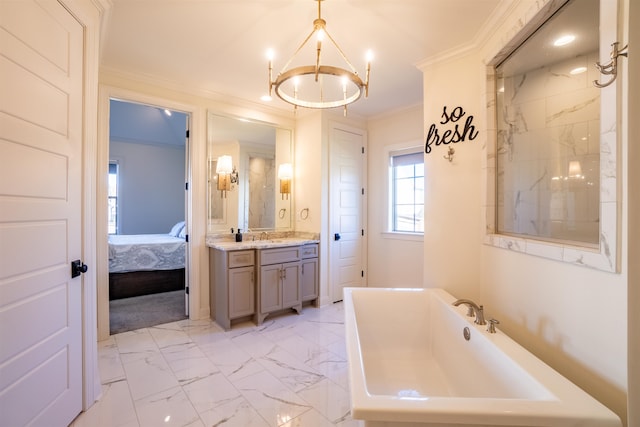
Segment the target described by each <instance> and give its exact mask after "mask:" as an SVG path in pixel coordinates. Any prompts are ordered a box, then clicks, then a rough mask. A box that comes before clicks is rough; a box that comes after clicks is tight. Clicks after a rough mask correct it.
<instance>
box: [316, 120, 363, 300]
mask: <svg viewBox="0 0 640 427" xmlns="http://www.w3.org/2000/svg"><path fill="white" fill-rule="evenodd" d="M328 128H329V132H328V139H329V156H328V162H329V164H328V168H329V171H328V172H329V173H328V184H329V185H328V187H329V195H328V200H329V210H328V213H329V215H328V218H327V220H328V223H329V224H328V235H327V240H326V241H327V248H328V249H327V259H328V264H329V268H328V273H329V289H328V294H329V300H330V302H333V301H334V300H335V296H334V292H335V290H334V286H333V285H332V282H333V280H332V277H333V276H332V275H333V273H332V267H333V266H332V264H333V261H334V260H333V258H334V253H333V251H335V249H334V245H333V233H334V231H333V230H335V227H336V224H335V220H334V216H333V214H332V213H331V212H332V209H333V207H332V203H333V200H334V191H335V188H334V186H333V185H332V182H333V181H332V167H333V165H332V158H333V152H332V150H333V149H334V148H333V147H334V146H333V144H335V142H334V141H333V139H332V138H331V133H332V131H333V130H336V129H337V130H342V131H345V132H349V133H353V134H357V135H360V136H362V147H363V148H364V153H363V154H362V157H361V161H362V169H361V176H360V180H361V181H360V182H361V185H362V188H363V189H364V194H363V195H362V199H361V200H362V209H361V211H360V215H361V217H360V221H361V224H362V229H363V230H364V236H363V237H362V239H361V240H360V242H361V247H360V250H361V254H360V255H361V258H362V270H363V271H364V278H363V279H362V280H361V286H367V239H368V227H367V193H368V191H367V152H368V141H367V131H366V130H365V129H361V128H357V127H353V126H349V125H346V124H344V123H340V122H337V121H333V120H329V122H328ZM340 299H342V298H340Z"/></svg>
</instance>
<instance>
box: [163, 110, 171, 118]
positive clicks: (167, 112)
mask: <svg viewBox="0 0 640 427" xmlns="http://www.w3.org/2000/svg"><path fill="white" fill-rule="evenodd" d="M164 113H165V114H166V115H167V116H169V117H171V111H169V110H167V109H166V108H165V109H164Z"/></svg>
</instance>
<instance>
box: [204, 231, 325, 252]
mask: <svg viewBox="0 0 640 427" xmlns="http://www.w3.org/2000/svg"><path fill="white" fill-rule="evenodd" d="M261 234H262V233H257V232H252V233H243V234H242V242H236V241H235V235H234V234H207V236H206V238H205V243H206V245H207V247H209V248H212V249H218V250H222V251H237V250H247V249H269V248H280V247H286V246H299V245H309V244H313V243H320V235H319V234H318V233H307V232H293V231H286V232H279V231H271V232H268V233H267V236H266V238H265V237H264V236H262V237H263V238H262V239H261Z"/></svg>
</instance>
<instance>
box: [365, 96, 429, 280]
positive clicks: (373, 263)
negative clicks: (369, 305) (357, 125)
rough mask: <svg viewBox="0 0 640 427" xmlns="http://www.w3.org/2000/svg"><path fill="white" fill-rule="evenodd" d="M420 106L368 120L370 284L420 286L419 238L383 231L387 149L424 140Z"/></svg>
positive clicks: (384, 224) (421, 249)
mask: <svg viewBox="0 0 640 427" xmlns="http://www.w3.org/2000/svg"><path fill="white" fill-rule="evenodd" d="M422 128H423V112H422V105H419V106H416V107H413V108H410V109H407V110H402V111H397V112H394V113H393V114H389V115H384V116H381V117H377V118H374V119H372V120H369V122H368V124H367V134H368V139H369V143H368V145H369V150H368V152H367V163H368V171H369V173H368V183H367V188H368V194H367V196H368V203H369V206H371V207H372V208H370V209H369V211H368V221H367V222H368V225H369V229H368V242H367V256H368V275H367V277H368V279H367V285H368V286H371V287H422V283H423V278H422V276H423V270H422V262H423V258H424V243H423V239H422V238H421V237H419V238H418V237H406V236H401V235H395V236H394V235H391V234H388V233H386V234H385V231H387V227H386V218H387V216H386V214H385V212H386V207H387V206H388V192H387V186H388V172H387V170H388V164H389V159H388V156H387V152H388V151H389V150H390V149H393V150H397V149H401V148H409V147H414V146H420V147H421V150H422V149H423V148H422V146H423V144H424V141H423V139H422V132H423V129H422Z"/></svg>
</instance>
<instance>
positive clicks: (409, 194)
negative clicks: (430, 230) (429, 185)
mask: <svg viewBox="0 0 640 427" xmlns="http://www.w3.org/2000/svg"><path fill="white" fill-rule="evenodd" d="M418 150H419V151H418V152H416V149H409V150H402V151H393V152H390V153H389V172H390V173H389V189H390V191H389V193H390V194H389V195H390V215H389V218H390V221H389V229H390V231H392V232H398V233H424V154H422V147H420V148H419V149H418Z"/></svg>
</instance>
